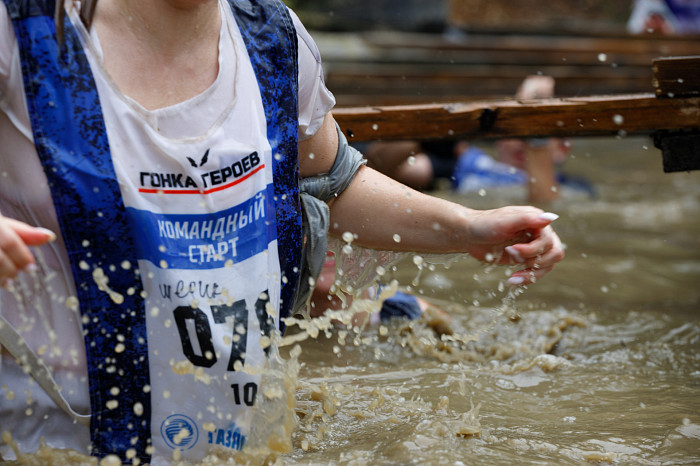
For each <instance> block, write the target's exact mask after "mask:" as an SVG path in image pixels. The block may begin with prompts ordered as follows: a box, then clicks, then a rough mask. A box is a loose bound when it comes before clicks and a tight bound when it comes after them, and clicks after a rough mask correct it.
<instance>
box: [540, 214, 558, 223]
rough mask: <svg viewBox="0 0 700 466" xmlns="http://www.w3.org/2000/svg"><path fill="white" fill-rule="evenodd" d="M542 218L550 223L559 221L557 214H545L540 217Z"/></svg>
mask: <svg viewBox="0 0 700 466" xmlns="http://www.w3.org/2000/svg"><path fill="white" fill-rule="evenodd" d="M540 218H541V219H543V220H549V221H550V222H553V221H555V220H556V219H558V218H559V216H558V215H557V214H555V213H552V212H545V213H543V214H541V215H540Z"/></svg>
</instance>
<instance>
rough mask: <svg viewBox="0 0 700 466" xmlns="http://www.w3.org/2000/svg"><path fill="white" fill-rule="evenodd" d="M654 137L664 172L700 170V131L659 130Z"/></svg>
mask: <svg viewBox="0 0 700 466" xmlns="http://www.w3.org/2000/svg"><path fill="white" fill-rule="evenodd" d="M653 138H654V145H655V146H656V147H657V148H658V149H660V150H661V154H662V157H663V167H664V172H666V173H672V172H683V171H690V170H700V131H697V130H696V131H657V132H655V133H654V135H653Z"/></svg>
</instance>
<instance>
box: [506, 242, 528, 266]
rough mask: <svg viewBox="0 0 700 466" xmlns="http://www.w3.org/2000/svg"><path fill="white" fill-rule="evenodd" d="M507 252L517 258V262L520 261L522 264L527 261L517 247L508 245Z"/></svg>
mask: <svg viewBox="0 0 700 466" xmlns="http://www.w3.org/2000/svg"><path fill="white" fill-rule="evenodd" d="M506 252H507V253H508V254H510V256H511V257H512V258H513V259H515V262H518V263H520V264H522V263H523V262H525V259H523V256H521V255H520V253H519V252H518V250H517V249H515V248H514V247H513V246H506Z"/></svg>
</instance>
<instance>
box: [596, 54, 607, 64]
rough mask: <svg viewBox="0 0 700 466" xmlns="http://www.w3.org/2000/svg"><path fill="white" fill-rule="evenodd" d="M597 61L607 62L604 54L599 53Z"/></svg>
mask: <svg viewBox="0 0 700 466" xmlns="http://www.w3.org/2000/svg"><path fill="white" fill-rule="evenodd" d="M598 61H599V62H601V63H605V62H606V61H608V55H607V54H605V53H599V54H598Z"/></svg>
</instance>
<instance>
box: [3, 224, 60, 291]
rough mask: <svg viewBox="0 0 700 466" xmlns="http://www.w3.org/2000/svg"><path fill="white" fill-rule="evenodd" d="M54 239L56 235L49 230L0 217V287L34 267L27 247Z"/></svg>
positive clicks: (32, 257) (32, 258)
mask: <svg viewBox="0 0 700 466" xmlns="http://www.w3.org/2000/svg"><path fill="white" fill-rule="evenodd" d="M54 239H56V235H55V234H54V233H53V232H52V231H50V230H47V229H45V228H37V227H32V226H30V225H27V224H26V223H23V222H19V221H17V220H13V219H11V218H7V217H3V216H2V215H0V286H4V285H5V284H6V283H7V281H8V280H11V279H13V278H14V277H16V276H17V274H18V273H19V272H21V271H22V270H31V269H32V268H33V267H35V266H36V265H35V262H34V256H33V255H32V253H31V251H30V250H29V246H41V245H42V244H46V243H48V242H50V241H53V240H54Z"/></svg>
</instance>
